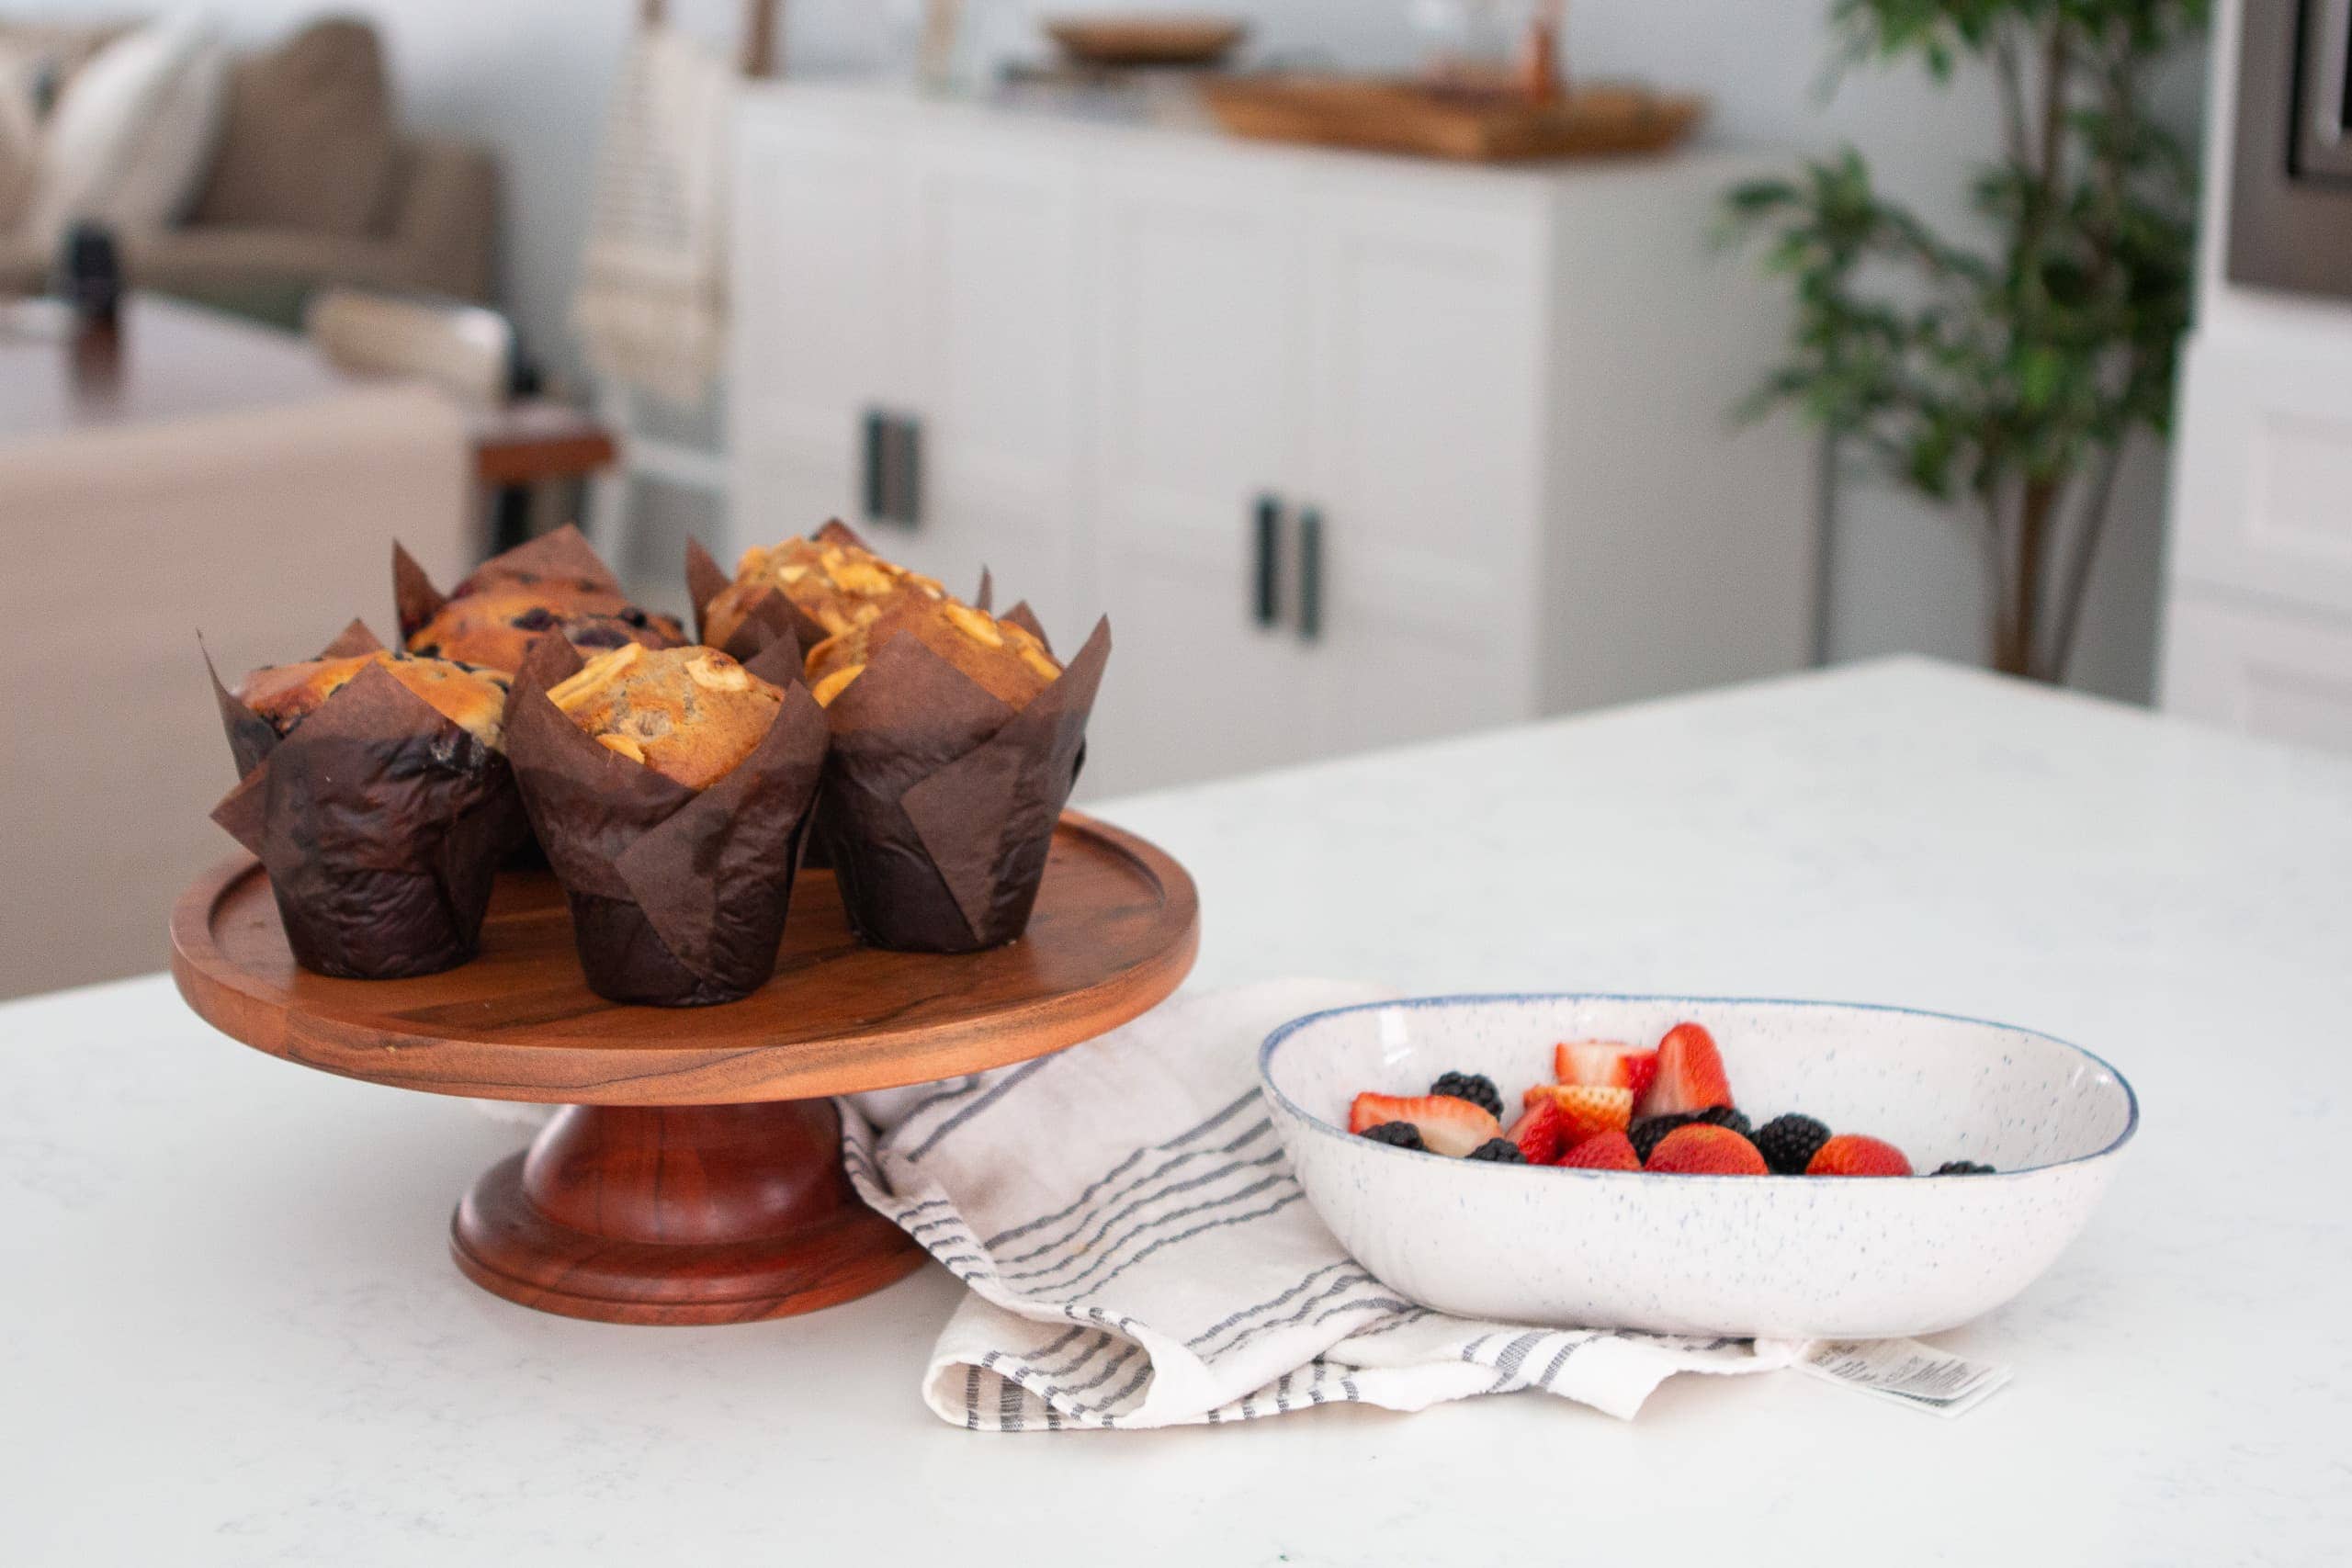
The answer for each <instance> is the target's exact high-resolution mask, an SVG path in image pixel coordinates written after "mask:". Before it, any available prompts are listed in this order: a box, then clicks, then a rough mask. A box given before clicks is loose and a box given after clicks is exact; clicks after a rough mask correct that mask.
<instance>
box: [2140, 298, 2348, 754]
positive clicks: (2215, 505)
mask: <svg viewBox="0 0 2352 1568" xmlns="http://www.w3.org/2000/svg"><path fill="white" fill-rule="evenodd" d="M2311 314H2312V315H2313V316H2314V317H2317V318H2320V319H2316V320H2314V321H2308V322H2307V321H2292V322H2290V323H2287V324H2285V325H2283V326H2278V325H2273V324H2272V323H2270V322H2268V321H2247V320H2245V319H2241V318H2237V317H2225V318H2224V320H2223V321H2222V324H2221V325H2219V326H2214V325H2209V326H2207V327H2205V328H2203V329H2201V330H2200V331H2199V333H2197V335H2196V336H2195V337H2194V338H2193V339H2192V340H2191V343H2190V347H2189V351H2188V355H2187V356H2186V360H2185V365H2184V378H2183V382H2182V397H2181V407H2180V419H2179V434H2178V449H2177V457H2176V468H2175V484H2174V500H2173V518H2172V528H2173V538H2172V552H2171V567H2170V576H2171V581H2170V587H2169V591H2168V593H2167V599H2166V604H2165V659H2164V681H2163V701H2164V705H2165V707H2166V708H2167V709H2168V710H2170V711H2173V712H2176V713H2182V714H2187V715H2189V716H2193V717H2198V718H2204V719H2208V720H2211V721H2212V722H2214V723H2218V724H2224V725H2227V726H2229V727H2230V728H2233V729H2239V730H2243V731H2245V732H2246V733H2248V734H2252V735H2259V736H2263V737H2266V738H2267V739H2274V740H2286V741H2291V742H2294V743H2297V744H2301V745H2308V746H2317V747H2322V748H2325V749H2329V750H2339V751H2347V752H2352V383H2348V382H2347V381H2346V377H2345V367H2346V365H2347V364H2348V363H2352V311H2337V312H2335V313H2334V316H2335V319H2326V317H2327V313H2326V312H2323V311H2313V312H2311Z"/></svg>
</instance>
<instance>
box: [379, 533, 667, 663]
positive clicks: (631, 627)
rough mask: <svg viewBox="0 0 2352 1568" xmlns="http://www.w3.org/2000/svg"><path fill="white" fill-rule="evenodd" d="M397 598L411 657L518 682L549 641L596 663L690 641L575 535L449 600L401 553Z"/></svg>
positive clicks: (551, 537) (542, 543)
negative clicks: (533, 650)
mask: <svg viewBox="0 0 2352 1568" xmlns="http://www.w3.org/2000/svg"><path fill="white" fill-rule="evenodd" d="M392 596H393V599H394V602H395V604H396V606H397V608H398V610H399V612H400V623H401V647H402V648H404V649H407V650H408V651H409V652H411V653H418V654H424V655H425V656H426V657H428V658H441V659H454V660H460V661H462V662H465V663H469V664H479V665H481V666H483V667H484V668H486V669H491V670H499V671H506V672H508V673H510V674H511V673H512V672H513V671H515V670H518V669H520V668H521V667H522V663H523V656H524V654H525V652H526V651H527V650H528V649H529V648H530V646H531V643H532V642H533V641H534V640H535V639H536V638H537V637H542V636H544V635H546V634H548V633H549V632H555V633H560V634H561V635H562V637H564V638H565V640H567V641H569V642H570V643H571V645H572V646H573V647H575V648H580V649H586V650H588V651H589V652H591V653H594V652H600V651H602V650H604V649H611V648H618V647H621V646H622V645H623V644H626V643H637V644H639V645H641V646H644V647H647V648H676V647H678V646H680V645H681V644H683V643H684V641H685V630H684V627H683V626H680V625H679V624H678V622H677V621H676V620H675V619H674V618H673V617H672V616H669V615H658V614H656V613H654V612H652V611H650V610H646V609H642V608H640V607H639V606H638V605H635V604H630V603H629V601H628V594H627V593H625V592H622V590H621V584H620V579H618V578H617V577H615V576H614V575H613V572H612V569H611V568H609V567H607V566H606V565H605V563H604V562H603V561H602V560H601V559H599V558H597V555H596V552H595V551H594V549H592V548H591V547H589V544H588V541H587V540H586V539H585V538H584V537H582V535H581V533H580V530H579V529H577V528H573V527H563V528H559V529H557V530H556V531H555V532H554V533H552V534H548V535H544V536H540V537H539V538H536V539H532V540H530V541H528V542H527V543H525V544H521V545H517V546H516V547H515V548H513V549H511V550H508V551H507V552H505V553H504V554H503V555H500V556H495V557H493V558H491V559H490V560H488V561H485V562H483V563H482V564H481V566H480V567H478V568H476V569H475V570H474V571H473V572H472V574H471V575H469V576H468V577H467V578H466V580H465V581H462V582H460V583H458V586H457V587H456V589H454V590H453V591H451V592H448V593H443V592H441V591H440V590H439V589H437V588H435V587H434V586H433V581H432V579H431V578H429V577H428V576H426V575H425V572H424V568H422V567H420V566H419V565H417V563H416V561H415V560H414V559H413V558H412V557H411V556H410V555H409V553H408V552H407V551H406V550H403V549H401V547H399V546H398V545H394V546H393V547H392Z"/></svg>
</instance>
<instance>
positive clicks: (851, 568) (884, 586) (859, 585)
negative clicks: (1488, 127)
mask: <svg viewBox="0 0 2352 1568" xmlns="http://www.w3.org/2000/svg"><path fill="white" fill-rule="evenodd" d="M832 577H833V585H834V586H835V587H837V588H839V589H840V590H841V591H842V592H844V593H857V594H872V593H888V592H890V574H889V573H888V572H887V571H884V570H882V569H881V568H880V567H878V566H876V565H874V564H873V563H872V562H870V561H862V560H844V561H842V563H841V564H840V565H839V566H836V567H834V568H833V569H832Z"/></svg>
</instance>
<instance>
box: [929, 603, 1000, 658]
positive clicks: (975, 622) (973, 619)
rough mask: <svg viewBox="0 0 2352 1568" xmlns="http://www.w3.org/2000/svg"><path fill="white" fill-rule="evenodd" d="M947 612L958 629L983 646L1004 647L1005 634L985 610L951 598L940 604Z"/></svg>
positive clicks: (949, 618)
mask: <svg viewBox="0 0 2352 1568" xmlns="http://www.w3.org/2000/svg"><path fill="white" fill-rule="evenodd" d="M940 607H941V608H942V609H943V610H944V611H945V612H946V613H947V618H948V620H949V621H951V622H953V623H954V624H955V626H956V630H957V631H959V632H962V633H963V634H964V635H965V636H966V637H970V638H971V639H972V640H973V641H974V642H977V643H978V644H979V645H980V646H981V647H982V648H1002V647H1003V646H1004V634H1003V633H1002V632H1001V631H999V630H997V629H996V621H995V619H994V618H993V617H991V616H990V615H989V614H988V612H986V611H985V610H975V609H973V608H972V607H971V606H970V605H969V604H956V602H955V601H954V600H952V599H951V600H949V601H948V602H947V603H946V604H943V605H942V606H940Z"/></svg>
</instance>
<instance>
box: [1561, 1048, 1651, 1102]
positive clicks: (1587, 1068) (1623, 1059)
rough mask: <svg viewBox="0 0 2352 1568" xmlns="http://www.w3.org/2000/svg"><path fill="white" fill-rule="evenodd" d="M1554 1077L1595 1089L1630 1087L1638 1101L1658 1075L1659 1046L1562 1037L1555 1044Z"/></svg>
mask: <svg viewBox="0 0 2352 1568" xmlns="http://www.w3.org/2000/svg"><path fill="white" fill-rule="evenodd" d="M1552 1076H1553V1077H1555V1078H1557V1079H1558V1080H1559V1081H1560V1082H1562V1083H1575V1084H1589V1085H1590V1086H1592V1087H1593V1088H1595V1089H1632V1090H1633V1091H1634V1099H1635V1100H1639V1099H1641V1097H1642V1092H1643V1091H1644V1090H1645V1089H1648V1088H1649V1087H1650V1080H1652V1079H1653V1078H1655V1077H1657V1047H1656V1046H1654V1045H1628V1044H1626V1043H1624V1042H1623V1040H1563V1041H1561V1042H1560V1043H1558V1044H1557V1045H1555V1046H1553V1047H1552Z"/></svg>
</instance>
